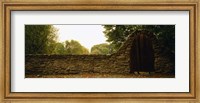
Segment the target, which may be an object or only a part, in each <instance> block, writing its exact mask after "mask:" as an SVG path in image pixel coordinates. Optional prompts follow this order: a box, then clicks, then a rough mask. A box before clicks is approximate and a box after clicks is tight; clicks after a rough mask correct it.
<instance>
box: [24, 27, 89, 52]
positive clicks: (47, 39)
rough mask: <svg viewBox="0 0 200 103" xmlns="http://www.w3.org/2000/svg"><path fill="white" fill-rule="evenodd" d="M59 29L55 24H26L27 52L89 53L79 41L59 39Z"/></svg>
mask: <svg viewBox="0 0 200 103" xmlns="http://www.w3.org/2000/svg"><path fill="white" fill-rule="evenodd" d="M57 31H58V30H57V29H56V28H55V27H54V26H53V25H25V42H26V43H25V53H26V54H62V55H64V54H89V51H88V49H87V48H85V47H84V46H82V45H81V44H80V43H79V42H78V41H75V40H71V41H66V42H65V43H60V42H58V41H57Z"/></svg>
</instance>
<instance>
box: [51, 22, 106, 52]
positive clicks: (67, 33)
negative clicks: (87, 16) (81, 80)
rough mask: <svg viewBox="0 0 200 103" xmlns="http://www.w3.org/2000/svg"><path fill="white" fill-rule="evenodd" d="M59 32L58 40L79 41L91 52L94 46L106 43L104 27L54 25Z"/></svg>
mask: <svg viewBox="0 0 200 103" xmlns="http://www.w3.org/2000/svg"><path fill="white" fill-rule="evenodd" d="M54 27H56V28H57V29H58V30H59V31H58V34H59V37H58V40H59V41H60V42H64V41H66V40H72V39H73V40H77V41H79V43H81V45H83V46H84V47H86V48H88V49H89V50H90V49H91V47H92V46H93V45H96V44H101V43H105V42H106V37H105V36H104V34H103V31H104V28H103V26H102V25H54Z"/></svg>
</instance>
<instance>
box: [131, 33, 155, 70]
mask: <svg viewBox="0 0 200 103" xmlns="http://www.w3.org/2000/svg"><path fill="white" fill-rule="evenodd" d="M130 69H131V70H130V72H131V73H133V72H153V71H154V52H153V45H152V41H151V39H150V38H148V37H147V36H146V35H145V34H142V33H141V34H140V33H139V34H136V35H135V36H134V40H133V43H132V46H131V51H130Z"/></svg>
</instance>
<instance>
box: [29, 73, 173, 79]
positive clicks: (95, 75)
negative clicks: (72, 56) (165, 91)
mask: <svg viewBox="0 0 200 103" xmlns="http://www.w3.org/2000/svg"><path fill="white" fill-rule="evenodd" d="M26 78H175V75H174V74H161V73H152V74H149V73H140V74H99V73H82V74H65V75H64V74H63V75H26Z"/></svg>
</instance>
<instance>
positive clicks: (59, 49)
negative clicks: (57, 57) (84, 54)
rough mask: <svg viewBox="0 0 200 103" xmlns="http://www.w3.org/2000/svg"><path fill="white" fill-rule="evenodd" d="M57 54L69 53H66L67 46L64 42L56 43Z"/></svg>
mask: <svg viewBox="0 0 200 103" xmlns="http://www.w3.org/2000/svg"><path fill="white" fill-rule="evenodd" d="M54 53H55V54H62V55H63V54H67V53H66V49H65V46H64V43H56V47H55V51H54Z"/></svg>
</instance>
